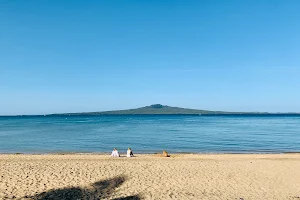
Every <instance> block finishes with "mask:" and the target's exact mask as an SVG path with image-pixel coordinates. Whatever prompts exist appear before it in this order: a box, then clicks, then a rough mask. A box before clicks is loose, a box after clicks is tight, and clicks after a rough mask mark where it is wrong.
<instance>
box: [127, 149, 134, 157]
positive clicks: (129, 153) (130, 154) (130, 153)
mask: <svg viewBox="0 0 300 200" xmlns="http://www.w3.org/2000/svg"><path fill="white" fill-rule="evenodd" d="M127 157H133V153H132V150H131V148H128V150H127Z"/></svg>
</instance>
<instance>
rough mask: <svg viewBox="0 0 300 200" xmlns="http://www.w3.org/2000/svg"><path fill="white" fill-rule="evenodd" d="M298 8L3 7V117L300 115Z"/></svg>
mask: <svg viewBox="0 0 300 200" xmlns="http://www.w3.org/2000/svg"><path fill="white" fill-rule="evenodd" d="M299 10H300V1H299V0H280V1H279V0H226V1H224V0H205V1H204V0H194V1H192V0H180V1H176V0H126V1H125V0H102V1H100V0H95V1H89V0H87V1H76V0H72V1H61V0H45V1H40V0H32V1H24V0H22V1H21V0H15V1H11V0H0V115H14V114H45V113H58V112H80V111H102V110H112V109H127V108H135V107H141V106H145V105H149V104H154V103H161V104H164V105H170V106H179V107H187V108H197V109H207V110H224V111H270V112H300V12H299Z"/></svg>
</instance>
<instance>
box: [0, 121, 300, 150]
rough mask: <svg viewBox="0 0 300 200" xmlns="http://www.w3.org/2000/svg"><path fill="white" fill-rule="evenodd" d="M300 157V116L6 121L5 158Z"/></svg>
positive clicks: (1, 130)
mask: <svg viewBox="0 0 300 200" xmlns="http://www.w3.org/2000/svg"><path fill="white" fill-rule="evenodd" d="M114 147H116V148H118V149H119V150H120V151H121V152H122V151H124V152H125V150H126V149H127V148H128V147H131V148H132V149H133V151H134V152H138V153H153V152H158V151H161V150H163V149H165V150H167V151H169V152H173V153H174V152H195V153H200V152H202V153H226V152H231V153H255V152H256V153H257V152H259V153H263V152H265V153H278V152H295V151H296V152H300V116H299V115H298V116H295V115H294V116H274V115H268V116H67V117H65V116H64V117H62V116H46V117H44V116H37V117H0V153H16V152H22V153H53V152H110V151H111V150H112V149H113V148H114Z"/></svg>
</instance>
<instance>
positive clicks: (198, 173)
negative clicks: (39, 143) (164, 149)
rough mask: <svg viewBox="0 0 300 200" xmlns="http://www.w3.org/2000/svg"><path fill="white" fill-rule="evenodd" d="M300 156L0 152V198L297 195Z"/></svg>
mask: <svg viewBox="0 0 300 200" xmlns="http://www.w3.org/2000/svg"><path fill="white" fill-rule="evenodd" d="M299 168H300V154H296V153H293V154H172V155H171V157H169V158H164V157H158V156H157V155H153V154H152V155H149V154H136V157H134V158H126V157H124V156H123V157H121V158H111V157H110V156H109V155H100V154H81V155H80V154H68V155H54V154H51V155H12V154H1V155H0V175H1V182H0V199H13V198H16V199H46V198H50V197H51V198H57V199H63V198H67V197H70V195H71V196H72V197H73V198H75V197H77V198H79V199H81V198H83V199H84V198H86V199H93V198H100V199H258V200H259V199H264V200H265V199H291V200H294V199H297V198H298V197H299V196H300V182H299V179H300V171H299V170H298V169H299Z"/></svg>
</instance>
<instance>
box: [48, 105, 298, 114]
mask: <svg viewBox="0 0 300 200" xmlns="http://www.w3.org/2000/svg"><path fill="white" fill-rule="evenodd" d="M244 114H249V115H251V114H253V115H264V114H265V115H267V114H299V113H268V112H224V111H209V110H197V109H189V108H179V107H172V106H167V105H161V104H153V105H150V106H145V107H141V108H135V109H127V110H114V111H103V112H81V113H63V114H51V115H244Z"/></svg>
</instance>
